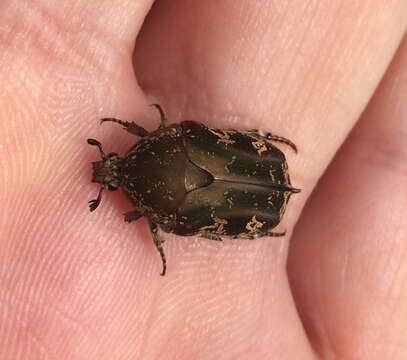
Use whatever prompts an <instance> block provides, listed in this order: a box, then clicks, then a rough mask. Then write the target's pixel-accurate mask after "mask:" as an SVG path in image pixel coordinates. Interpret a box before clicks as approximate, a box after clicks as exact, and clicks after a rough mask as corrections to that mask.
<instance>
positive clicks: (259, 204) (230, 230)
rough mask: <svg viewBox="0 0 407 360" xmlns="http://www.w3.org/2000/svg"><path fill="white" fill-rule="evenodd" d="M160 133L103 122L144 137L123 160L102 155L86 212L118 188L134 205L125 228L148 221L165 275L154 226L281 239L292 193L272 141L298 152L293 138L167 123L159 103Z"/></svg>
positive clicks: (218, 236) (212, 234)
mask: <svg viewBox="0 0 407 360" xmlns="http://www.w3.org/2000/svg"><path fill="white" fill-rule="evenodd" d="M152 106H155V107H156V108H157V109H158V111H159V113H160V117H161V123H160V125H159V127H158V128H157V129H156V130H155V131H152V132H148V131H147V130H145V129H144V128H143V127H141V126H139V125H137V124H136V123H134V122H127V121H122V120H120V119H116V118H103V119H101V123H104V122H114V123H117V124H120V125H122V126H123V128H124V129H125V130H127V131H128V132H129V133H131V134H134V135H136V136H138V137H140V138H141V139H140V140H139V141H138V142H136V143H135V144H134V145H133V146H132V147H131V148H130V149H129V150H128V151H127V153H126V154H125V155H124V156H122V157H120V156H118V154H116V153H113V152H112V153H109V154H107V155H106V154H105V153H104V152H103V149H102V145H101V143H100V142H99V141H97V140H95V139H88V140H87V141H88V144H90V145H94V146H97V147H98V148H99V152H100V155H101V158H102V160H101V161H96V162H93V163H92V165H93V176H92V182H96V183H99V184H100V185H101V186H100V190H99V194H98V196H97V198H96V199H93V200H91V201H89V207H90V211H94V210H95V209H96V208H97V207H98V206H99V204H100V202H101V198H102V191H103V189H105V188H107V189H108V190H111V191H113V190H117V189H118V188H120V189H121V190H122V191H123V192H124V194H125V195H126V197H127V198H128V200H129V201H130V202H131V203H132V205H133V206H134V210H132V211H130V212H127V213H125V214H124V220H125V221H126V222H132V221H135V220H137V219H139V218H140V217H146V218H147V219H148V222H149V226H150V230H151V233H152V237H153V241H154V244H155V246H156V248H157V250H158V252H159V253H160V256H161V260H162V272H161V275H165V272H166V257H165V254H164V250H163V247H162V243H163V240H161V238H160V236H159V234H158V227H160V228H161V229H162V230H163V231H165V232H168V233H174V234H176V235H181V236H191V235H196V236H199V237H203V238H207V239H211V240H217V241H221V240H222V237H225V236H226V237H230V238H247V239H254V238H257V237H262V236H284V235H285V231H284V232H273V231H271V230H272V229H273V228H274V227H276V226H277V225H278V224H279V223H280V221H281V219H282V217H283V215H284V212H285V210H286V206H287V203H288V200H289V198H290V196H291V194H293V193H298V192H300V190H299V189H296V188H294V187H292V186H291V182H290V176H289V173H288V166H287V161H286V158H285V156H284V153H283V152H282V151H281V150H279V149H278V148H277V147H276V146H274V145H273V144H271V141H274V142H280V143H284V144H287V145H288V146H290V147H291V148H292V149H293V150H294V151H295V152H297V148H296V146H295V144H294V143H292V142H291V141H290V140H288V139H286V138H284V137H281V136H276V135H273V134H271V133H263V132H261V131H258V130H246V131H237V130H233V129H216V128H211V127H208V126H206V125H204V124H202V123H199V122H196V121H182V122H181V123H179V124H178V123H176V124H171V125H167V119H166V117H165V113H164V111H163V109H162V108H161V106H160V105H158V104H152Z"/></svg>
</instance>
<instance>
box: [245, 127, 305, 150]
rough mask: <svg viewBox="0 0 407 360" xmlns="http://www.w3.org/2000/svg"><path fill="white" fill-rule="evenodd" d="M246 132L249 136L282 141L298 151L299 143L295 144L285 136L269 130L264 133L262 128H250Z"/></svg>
mask: <svg viewBox="0 0 407 360" xmlns="http://www.w3.org/2000/svg"><path fill="white" fill-rule="evenodd" d="M246 134H247V135H249V136H252V137H255V138H256V139H262V140H268V141H277V142H281V143H283V144H286V145H288V146H290V147H291V148H292V149H293V150H294V151H295V152H298V150H297V145H295V144H294V143H293V142H292V141H291V140H289V139H287V138H285V137H282V136H278V135H274V134H272V133H269V132H266V133H264V132H262V131H260V130H256V129H253V130H248V131H246Z"/></svg>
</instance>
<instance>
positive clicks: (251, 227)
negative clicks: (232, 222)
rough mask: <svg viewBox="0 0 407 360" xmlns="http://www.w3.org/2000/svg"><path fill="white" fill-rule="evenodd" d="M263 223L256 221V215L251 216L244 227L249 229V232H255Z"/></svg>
mask: <svg viewBox="0 0 407 360" xmlns="http://www.w3.org/2000/svg"><path fill="white" fill-rule="evenodd" d="M263 225H264V223H262V222H261V221H258V220H257V219H256V215H254V216H253V217H252V219H251V220H250V221H249V222H248V223H247V224H246V229H247V230H249V232H250V233H257V232H258V231H259V230H260V229H261V228H262V227H263Z"/></svg>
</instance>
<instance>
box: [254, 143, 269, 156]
mask: <svg viewBox="0 0 407 360" xmlns="http://www.w3.org/2000/svg"><path fill="white" fill-rule="evenodd" d="M252 145H253V147H254V148H255V149H256V150H257V153H258V154H259V156H261V153H262V152H264V151H267V146H266V143H265V142H264V140H257V141H252Z"/></svg>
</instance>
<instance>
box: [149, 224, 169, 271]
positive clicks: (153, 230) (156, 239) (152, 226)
mask: <svg viewBox="0 0 407 360" xmlns="http://www.w3.org/2000/svg"><path fill="white" fill-rule="evenodd" d="M148 223H149V225H150V230H151V234H152V235H153V241H154V245H155V247H156V248H157V250H158V252H159V253H160V256H161V261H162V263H163V271H162V272H161V274H160V275H161V276H164V275H165V272H166V271H167V260H166V258H165V254H164V249H163V247H162V243H163V241H162V240H161V239H160V236H159V235H158V226H157V224H154V223H152V222H151V221H149V222H148Z"/></svg>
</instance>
